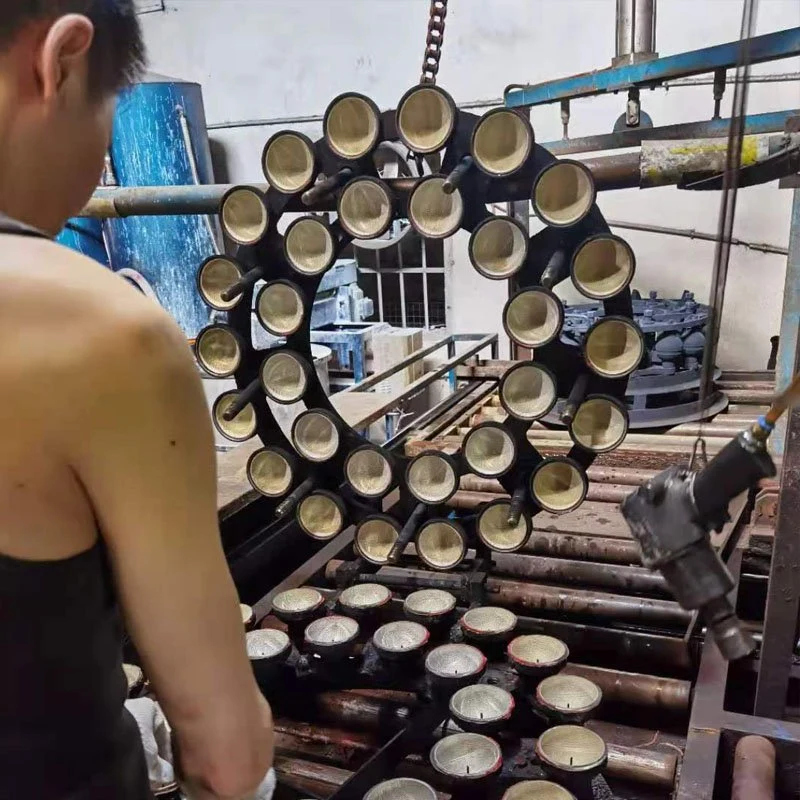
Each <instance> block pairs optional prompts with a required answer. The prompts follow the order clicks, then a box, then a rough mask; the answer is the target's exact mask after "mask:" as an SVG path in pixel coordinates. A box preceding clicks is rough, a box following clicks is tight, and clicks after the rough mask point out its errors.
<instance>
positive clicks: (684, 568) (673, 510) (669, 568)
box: [622, 376, 800, 661]
mask: <svg viewBox="0 0 800 800" xmlns="http://www.w3.org/2000/svg"><path fill="white" fill-rule="evenodd" d="M799 393H800V376H797V377H795V379H794V381H793V382H792V384H791V385H790V386H789V388H788V389H786V391H784V392H783V393H782V394H781V395H780V396H779V397H778V398H777V399H776V400H775V402H774V403H773V404H772V406H771V408H770V409H769V411H768V412H767V413H766V414H765V415H764V416H762V417H760V418H759V420H758V421H757V422H756V423H755V424H754V425H752V427H750V428H747V429H746V430H744V431H742V432H741V433H740V434H739V435H738V436H736V437H735V438H734V439H732V440H731V441H730V442H728V444H726V445H725V447H723V448H722V450H720V452H719V453H718V454H717V455H716V456H715V457H714V458H713V459H712V460H711V461H710V462H709V463H708V465H707V466H706V467H704V468H703V469H701V470H700V471H699V472H695V471H693V470H691V469H690V468H689V467H670V468H669V469H666V470H664V472H662V473H660V474H659V475H656V477H655V478H653V479H652V480H650V481H648V482H647V483H645V484H644V485H643V486H641V487H640V488H639V489H637V490H636V491H635V492H633V494H631V495H629V496H628V497H626V498H625V500H624V501H623V502H622V514H623V516H624V517H625V519H626V520H627V522H628V525H629V526H630V529H631V532H632V533H633V536H634V538H635V539H636V540H637V541H638V542H639V546H640V547H641V550H642V561H643V563H644V565H645V566H647V567H649V568H650V569H653V570H656V569H657V570H659V571H660V572H661V574H662V575H663V576H664V578H665V580H666V581H667V584H668V585H669V588H670V589H671V591H672V593H673V594H674V595H675V599H676V600H677V601H678V602H679V603H680V604H681V606H683V608H685V609H687V610H690V611H694V610H699V611H700V612H701V613H702V614H703V616H704V617H705V621H706V625H707V626H708V629H709V631H711V633H712V634H713V636H714V639H715V640H716V642H717V645H718V646H719V649H720V651H721V652H722V655H723V656H724V657H725V658H726V659H727V660H729V661H733V660H735V659H738V658H743V657H744V656H747V655H749V654H750V653H752V652H753V650H754V649H755V644H754V642H753V640H752V638H751V637H750V635H749V634H748V633H747V632H746V631H745V630H744V629H743V628H742V625H741V623H740V621H739V619H738V618H737V616H736V612H735V609H734V608H733V606H732V605H731V603H730V602H729V600H728V593H729V592H730V591H731V590H732V589H733V588H734V586H735V584H734V581H733V578H732V577H731V574H730V572H728V569H727V567H726V566H725V564H723V562H722V559H720V557H719V556H718V555H717V553H716V552H715V550H714V548H713V547H712V545H711V538H710V532H711V531H712V530H716V531H718V530H721V529H722V526H723V525H724V524H725V522H727V520H728V504H729V503H730V501H731V500H733V498H734V497H736V496H737V495H739V494H741V492H743V491H745V490H747V489H750V488H751V487H753V486H755V485H756V484H757V483H758V481H760V480H761V479H762V478H769V477H772V476H773V475H775V464H774V463H773V461H772V458H771V457H770V455H769V453H768V452H767V448H766V443H767V439H768V438H769V435H770V434H771V433H772V430H773V428H774V427H775V423H776V422H777V421H778V419H779V418H780V417H781V415H782V414H783V412H784V411H786V409H787V408H788V407H789V405H790V404H791V402H792V400H793V399H794V398H795V396H796V395H797V394H799Z"/></svg>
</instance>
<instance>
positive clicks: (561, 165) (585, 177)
mask: <svg viewBox="0 0 800 800" xmlns="http://www.w3.org/2000/svg"><path fill="white" fill-rule="evenodd" d="M596 195H597V189H596V188H595V185H594V178H593V177H592V173H591V170H589V168H588V167H587V166H586V165H585V164H582V163H581V162H580V161H570V160H567V159H563V160H561V161H556V162H554V163H552V164H550V165H549V166H547V167H545V168H544V169H543V170H542V171H541V172H540V173H539V175H538V176H537V177H536V180H535V181H534V183H533V194H532V200H533V210H534V211H535V212H536V215H537V216H538V217H539V219H541V220H542V222H544V223H545V224H547V225H552V226H553V227H555V228H568V227H570V226H572V225H577V224H578V223H579V222H580V221H581V220H582V219H584V218H585V217H586V215H587V214H588V213H589V212H590V211H591V210H592V206H593V205H594V201H595V196H596Z"/></svg>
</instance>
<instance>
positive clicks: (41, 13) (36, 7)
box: [0, 0, 145, 96]
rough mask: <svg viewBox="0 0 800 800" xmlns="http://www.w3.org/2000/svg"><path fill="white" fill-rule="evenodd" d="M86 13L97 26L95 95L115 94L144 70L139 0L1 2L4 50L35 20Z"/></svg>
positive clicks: (92, 61) (92, 63)
mask: <svg viewBox="0 0 800 800" xmlns="http://www.w3.org/2000/svg"><path fill="white" fill-rule="evenodd" d="M63 14H85V15H86V16H87V17H88V18H89V19H91V21H92V22H93V23H94V27H95V36H94V42H93V44H92V49H91V51H90V53H89V80H90V82H91V91H92V93H93V95H95V96H101V95H106V94H113V93H114V92H116V91H118V90H119V89H122V88H123V87H125V86H127V85H128V84H129V83H131V82H132V81H134V80H135V79H136V78H137V77H138V76H139V74H140V73H141V71H142V69H143V67H144V59H145V48H144V42H143V41H142V31H141V28H140V26H139V19H138V17H137V16H136V3H135V0H0V49H2V48H3V47H4V46H5V45H6V44H8V42H10V41H11V40H12V39H13V38H14V36H15V35H16V34H17V33H18V32H19V31H20V30H21V29H22V28H23V27H24V26H25V25H26V24H27V23H28V22H31V21H32V20H36V19H42V18H47V17H52V18H53V19H55V18H56V17H59V16H61V15H63Z"/></svg>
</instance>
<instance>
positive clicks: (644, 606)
mask: <svg viewBox="0 0 800 800" xmlns="http://www.w3.org/2000/svg"><path fill="white" fill-rule="evenodd" d="M342 563H343V562H341V561H331V562H330V563H329V564H328V566H327V568H326V572H325V576H326V578H327V579H328V580H334V578H335V575H336V570H337V569H338V567H339V566H341V564H342ZM376 579H377V580H378V581H379V582H382V583H385V585H387V586H392V587H394V588H397V589H449V590H450V591H453V590H454V589H455V590H458V589H459V588H460V586H461V585H462V583H463V581H462V577H461V576H460V575H456V574H453V573H447V572H443V573H437V574H433V573H430V572H425V571H423V570H415V569H399V568H396V567H383V568H382V569H381V570H380V571H379V572H378V573H377V575H376V576H371V578H370V580H376ZM486 593H487V595H488V598H489V600H490V601H491V603H492V604H494V605H501V606H505V607H507V608H511V609H517V610H520V611H523V612H524V611H534V612H539V611H555V612H559V613H561V614H567V615H570V614H574V615H580V616H586V617H591V618H595V619H613V620H615V621H619V622H639V623H645V624H654V625H667V626H675V627H681V626H686V625H688V623H689V621H690V620H691V616H692V615H691V613H690V612H688V611H684V610H683V609H682V608H681V607H680V606H679V605H678V604H677V603H675V602H673V601H671V600H654V599H651V598H643V597H629V596H626V595H620V594H611V593H608V592H592V591H586V590H580V589H569V588H565V587H560V586H544V585H541V584H536V583H523V582H520V581H511V580H506V579H504V578H494V577H491V576H490V577H489V578H487V580H486Z"/></svg>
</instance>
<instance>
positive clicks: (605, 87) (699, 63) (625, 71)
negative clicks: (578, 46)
mask: <svg viewBox="0 0 800 800" xmlns="http://www.w3.org/2000/svg"><path fill="white" fill-rule="evenodd" d="M740 50H741V42H739V41H735V42H726V43H725V44H718V45H714V46H713V47H704V48H702V49H701V50H691V51H689V52H687V53H678V54H677V55H674V56H666V57H665V58H657V59H654V60H652V61H644V62H642V63H639V64H629V65H625V66H621V67H611V68H610V69H601V70H597V71H596V72H587V73H584V74H582V75H572V76H570V77H568V78H559V79H557V80H554V81H547V82H545V83H539V84H536V85H533V86H520V85H517V84H514V85H512V86H509V87H508V88H507V89H506V92H505V104H506V105H507V106H509V107H511V108H520V107H525V106H538V105H544V104H546V103H554V102H557V101H559V100H566V99H572V98H576V97H591V96H593V95H598V94H605V93H607V92H619V91H623V90H626V89H629V88H630V87H631V86H639V87H643V88H649V87H651V86H657V85H658V84H659V83H661V82H662V81H665V80H671V79H674V78H682V77H687V76H690V75H701V74H703V73H705V72H713V71H714V70H716V69H731V68H733V67H735V66H736V64H737V61H738V58H739V53H740ZM797 55H800V28H789V29H787V30H783V31H777V32H775V33H767V34H764V35H763V36H755V37H753V38H752V39H751V40H750V57H751V63H753V64H761V63H763V62H765V61H777V60H779V59H781V58H792V57H793V56H797Z"/></svg>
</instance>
